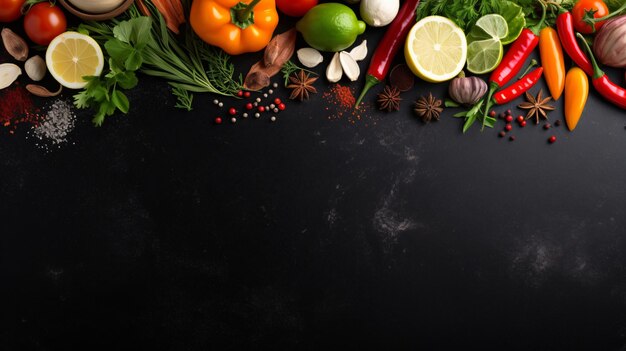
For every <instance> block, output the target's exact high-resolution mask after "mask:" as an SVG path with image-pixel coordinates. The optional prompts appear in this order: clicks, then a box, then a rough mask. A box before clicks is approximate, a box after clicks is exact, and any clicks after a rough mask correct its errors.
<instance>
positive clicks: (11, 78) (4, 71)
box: [0, 63, 22, 90]
mask: <svg viewBox="0 0 626 351" xmlns="http://www.w3.org/2000/svg"><path fill="white" fill-rule="evenodd" d="M21 74H22V69H21V68H19V67H18V66H17V65H15V64H13V63H3V64H1V65H0V90H2V89H4V88H6V87H8V86H10V85H11V84H13V82H15V80H17V77H19V76H20V75H21Z"/></svg>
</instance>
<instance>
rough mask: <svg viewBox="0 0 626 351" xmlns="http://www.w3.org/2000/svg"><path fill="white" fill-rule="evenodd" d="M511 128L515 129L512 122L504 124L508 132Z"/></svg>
mask: <svg viewBox="0 0 626 351" xmlns="http://www.w3.org/2000/svg"><path fill="white" fill-rule="evenodd" d="M511 129H513V126H512V125H510V124H507V125H505V126H504V130H506V131H507V132H508V131H510V130H511Z"/></svg>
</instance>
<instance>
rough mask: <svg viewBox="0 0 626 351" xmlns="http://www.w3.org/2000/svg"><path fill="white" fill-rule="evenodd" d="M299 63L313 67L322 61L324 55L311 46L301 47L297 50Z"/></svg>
mask: <svg viewBox="0 0 626 351" xmlns="http://www.w3.org/2000/svg"><path fill="white" fill-rule="evenodd" d="M297 55H298V60H300V63H301V64H303V65H305V66H306V67H308V68H313V67H316V66H317V65H319V64H320V63H322V62H323V61H324V57H323V56H322V54H320V52H319V51H317V50H315V49H313V48H302V49H300V50H298V52H297Z"/></svg>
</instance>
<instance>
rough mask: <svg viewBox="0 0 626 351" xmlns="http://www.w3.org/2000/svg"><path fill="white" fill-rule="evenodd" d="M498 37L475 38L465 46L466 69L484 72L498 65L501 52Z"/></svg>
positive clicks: (477, 72) (478, 72) (479, 72)
mask: <svg viewBox="0 0 626 351" xmlns="http://www.w3.org/2000/svg"><path fill="white" fill-rule="evenodd" d="M503 51H504V50H503V48H502V43H501V42H500V39H496V38H490V39H484V40H476V41H473V42H471V43H470V44H469V45H468V46H467V70H468V71H470V72H472V73H474V74H484V73H488V72H491V71H493V70H494V69H496V67H498V65H499V64H500V61H501V60H502V54H503Z"/></svg>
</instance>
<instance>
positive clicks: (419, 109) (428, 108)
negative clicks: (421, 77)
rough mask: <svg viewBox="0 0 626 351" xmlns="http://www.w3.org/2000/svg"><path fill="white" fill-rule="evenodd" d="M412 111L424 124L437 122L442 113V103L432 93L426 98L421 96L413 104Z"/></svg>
mask: <svg viewBox="0 0 626 351" xmlns="http://www.w3.org/2000/svg"><path fill="white" fill-rule="evenodd" d="M413 110H414V111H415V113H416V114H417V115H418V116H419V117H420V118H421V119H422V121H424V122H426V123H428V122H430V121H432V120H433V119H434V120H437V121H438V120H439V116H440V115H441V113H442V112H443V107H442V101H441V100H439V99H437V98H435V97H434V96H433V94H432V93H428V97H424V96H421V97H420V98H419V99H418V100H417V101H416V102H415V108H414V109H413Z"/></svg>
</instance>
